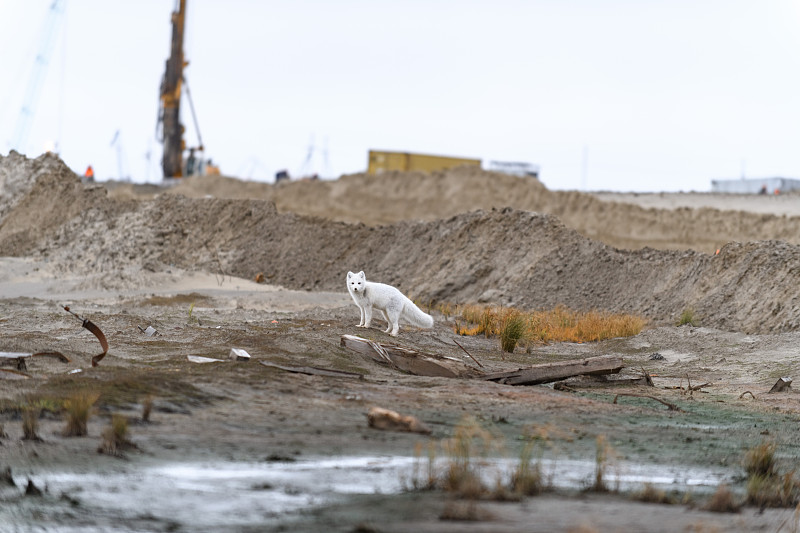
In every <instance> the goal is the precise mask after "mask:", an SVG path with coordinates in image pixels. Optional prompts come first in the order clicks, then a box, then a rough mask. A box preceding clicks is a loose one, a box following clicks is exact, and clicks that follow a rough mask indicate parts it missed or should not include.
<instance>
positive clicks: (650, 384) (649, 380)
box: [640, 367, 655, 387]
mask: <svg viewBox="0 0 800 533" xmlns="http://www.w3.org/2000/svg"><path fill="white" fill-rule="evenodd" d="M640 368H641V369H642V375H643V376H644V382H645V384H646V385H647V386H648V387H655V384H654V383H653V378H652V377H650V374H648V373H647V371H646V370H645V369H644V367H640Z"/></svg>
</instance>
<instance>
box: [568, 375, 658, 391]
mask: <svg viewBox="0 0 800 533" xmlns="http://www.w3.org/2000/svg"><path fill="white" fill-rule="evenodd" d="M647 377H649V375H648V376H641V377H638V378H631V377H625V378H618V377H610V376H608V375H599V376H597V375H594V376H593V375H580V376H572V377H569V378H567V379H565V380H562V381H558V382H556V383H555V384H554V385H553V388H555V389H556V390H570V389H592V388H597V387H603V388H608V387H626V386H627V387H630V386H633V385H644V386H652V385H649V384H648V380H647ZM650 383H652V380H650Z"/></svg>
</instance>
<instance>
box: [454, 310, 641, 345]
mask: <svg viewBox="0 0 800 533" xmlns="http://www.w3.org/2000/svg"><path fill="white" fill-rule="evenodd" d="M456 314H458V313H456ZM460 317H461V318H462V319H463V320H465V321H466V322H467V323H466V324H461V323H460V322H458V321H456V326H455V328H454V330H455V333H456V334H458V335H481V334H483V335H485V336H486V337H487V338H488V337H491V336H500V337H501V344H502V345H503V349H504V350H505V351H511V350H508V349H507V348H511V346H512V344H513V345H514V346H515V345H516V343H517V342H519V341H527V342H532V343H544V344H546V343H550V342H595V341H599V340H603V339H610V338H614V337H630V336H633V335H637V334H639V333H640V332H641V331H642V329H643V328H644V326H645V323H646V321H645V319H644V318H641V317H637V316H633V315H626V314H615V313H609V312H604V311H588V312H576V311H571V310H569V309H567V308H566V307H563V306H559V307H556V308H555V309H552V310H550V311H533V312H525V311H520V310H519V309H515V308H511V307H491V306H480V305H467V306H464V307H463V308H461V312H460ZM512 350H513V348H512Z"/></svg>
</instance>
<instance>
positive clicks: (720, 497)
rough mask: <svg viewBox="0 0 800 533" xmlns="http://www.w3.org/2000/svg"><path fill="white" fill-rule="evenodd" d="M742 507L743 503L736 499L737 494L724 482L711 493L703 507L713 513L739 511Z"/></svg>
mask: <svg viewBox="0 0 800 533" xmlns="http://www.w3.org/2000/svg"><path fill="white" fill-rule="evenodd" d="M741 507H742V505H741V503H739V502H737V501H736V496H734V494H733V493H732V492H731V491H730V489H729V488H728V486H727V485H726V484H725V483H723V484H722V485H720V486H719V487H717V490H716V491H715V492H714V494H712V495H711V498H709V500H708V502H707V503H706V504H705V506H704V507H703V509H705V510H706V511H711V512H712V513H738V512H739V509H741Z"/></svg>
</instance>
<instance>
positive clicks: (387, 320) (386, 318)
mask: <svg viewBox="0 0 800 533" xmlns="http://www.w3.org/2000/svg"><path fill="white" fill-rule="evenodd" d="M379 311H380V312H381V316H383V319H384V320H385V321H386V322H387V323H388V324H389V327H387V328H386V329H385V330H384V331H385V332H386V333H389V330H390V329H392V323H391V322H390V321H389V315H387V314H386V311H384V310H383V309H379Z"/></svg>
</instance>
